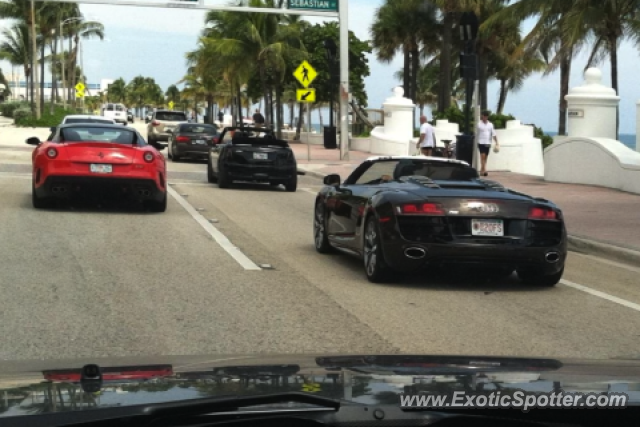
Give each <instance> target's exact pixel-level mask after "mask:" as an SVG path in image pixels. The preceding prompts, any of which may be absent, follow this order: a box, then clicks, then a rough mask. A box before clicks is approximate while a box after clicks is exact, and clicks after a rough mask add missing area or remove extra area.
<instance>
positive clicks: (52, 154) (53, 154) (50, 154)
mask: <svg viewBox="0 0 640 427" xmlns="http://www.w3.org/2000/svg"><path fill="white" fill-rule="evenodd" d="M47 157H49V158H50V159H55V158H56V157H58V150H56V149H55V148H49V149H48V150H47Z"/></svg>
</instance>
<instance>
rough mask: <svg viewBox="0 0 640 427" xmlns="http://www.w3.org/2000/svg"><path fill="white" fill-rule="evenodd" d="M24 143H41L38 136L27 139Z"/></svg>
mask: <svg viewBox="0 0 640 427" xmlns="http://www.w3.org/2000/svg"><path fill="white" fill-rule="evenodd" d="M26 143H27V144H29V145H40V144H41V142H40V138H38V137H35V136H33V137H31V138H29V139H27V141H26Z"/></svg>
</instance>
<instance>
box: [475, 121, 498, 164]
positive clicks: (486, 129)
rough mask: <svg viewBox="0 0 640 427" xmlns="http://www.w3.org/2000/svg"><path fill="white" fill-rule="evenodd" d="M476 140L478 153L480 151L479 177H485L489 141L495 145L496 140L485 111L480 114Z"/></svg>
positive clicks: (494, 131) (489, 146) (489, 147)
mask: <svg viewBox="0 0 640 427" xmlns="http://www.w3.org/2000/svg"><path fill="white" fill-rule="evenodd" d="M476 139H477V141H478V151H480V176H487V175H488V173H487V171H486V166H487V157H488V156H489V151H491V141H492V140H495V141H496V144H497V143H498V138H497V136H496V130H495V129H494V127H493V123H491V122H490V121H489V113H488V112H486V111H484V112H483V113H482V116H481V118H480V122H479V123H478V128H477V129H476Z"/></svg>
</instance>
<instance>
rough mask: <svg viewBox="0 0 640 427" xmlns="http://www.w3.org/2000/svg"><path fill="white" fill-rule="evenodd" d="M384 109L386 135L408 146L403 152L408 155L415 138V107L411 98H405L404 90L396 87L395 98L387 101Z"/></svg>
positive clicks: (383, 106)
mask: <svg viewBox="0 0 640 427" xmlns="http://www.w3.org/2000/svg"><path fill="white" fill-rule="evenodd" d="M382 108H383V110H384V133H385V135H387V136H389V137H392V138H393V139H394V140H397V141H403V143H404V144H406V150H402V151H404V152H406V153H408V152H409V150H410V149H411V147H409V145H410V144H411V139H412V138H413V114H414V111H415V105H414V104H413V102H411V100H410V99H409V98H405V97H404V89H402V88H401V87H396V88H394V89H393V96H392V97H390V98H387V99H386V100H385V102H384V104H382ZM414 150H415V149H414Z"/></svg>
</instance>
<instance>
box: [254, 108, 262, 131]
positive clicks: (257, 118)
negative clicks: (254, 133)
mask: <svg viewBox="0 0 640 427" xmlns="http://www.w3.org/2000/svg"><path fill="white" fill-rule="evenodd" d="M253 124H254V125H256V126H257V127H259V128H261V127H262V126H264V116H263V115H262V114H260V110H256V112H255V114H254V115H253Z"/></svg>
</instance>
